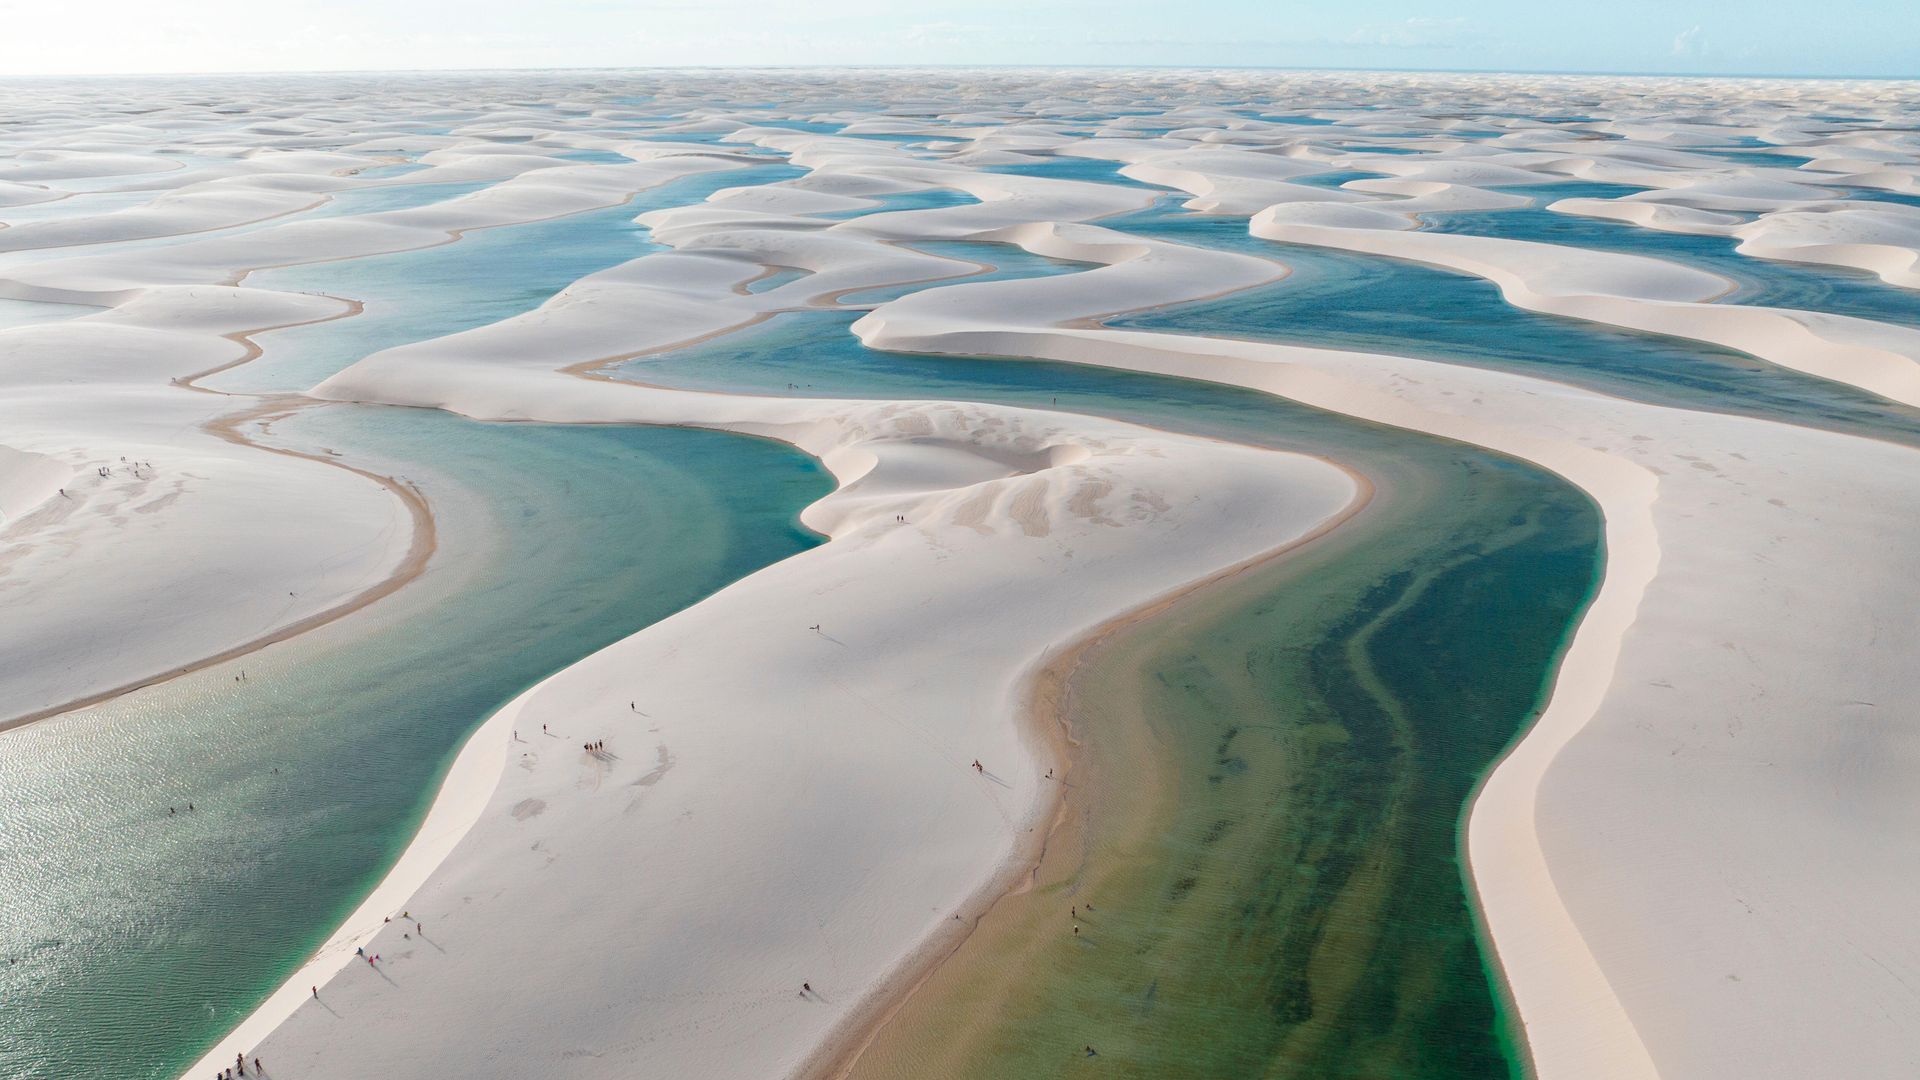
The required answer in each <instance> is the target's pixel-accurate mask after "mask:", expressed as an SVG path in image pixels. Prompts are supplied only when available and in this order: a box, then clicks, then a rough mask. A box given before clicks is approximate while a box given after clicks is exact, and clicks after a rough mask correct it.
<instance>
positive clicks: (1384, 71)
mask: <svg viewBox="0 0 1920 1080" xmlns="http://www.w3.org/2000/svg"><path fill="white" fill-rule="evenodd" d="M973 69H978V70H999V71H1076V70H1078V71H1114V70H1121V71H1274V72H1288V71H1299V72H1323V73H1328V74H1337V73H1341V72H1351V73H1353V74H1372V75H1551V76H1559V77H1567V78H1635V79H1659V78H1667V79H1779V80H1783V81H1789V82H1920V74H1904V75H1837V74H1823V73H1793V74H1786V73H1780V72H1765V71H1750V72H1734V71H1727V72H1709V71H1629V70H1609V69H1593V70H1566V69H1553V68H1474V67H1452V68H1449V67H1406V68H1397V67H1365V66H1349V65H1339V66H1327V65H1317V64H1124V63H1115V64H990V63H938V64H935V63H922V64H886V63H871V64H632V65H611V66H609V65H581V66H559V67H552V66H542V67H444V68H288V69H284V70H272V69H261V70H248V71H234V70H228V71H63V72H52V71H42V72H0V80H10V79H164V78H246V77H263V76H321V75H461V74H464V75H490V74H491V75H508V74H519V75H531V74H540V73H545V72H569V71H619V72H644V71H662V72H666V71H742V72H746V71H920V70H973Z"/></svg>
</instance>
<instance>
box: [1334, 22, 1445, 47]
mask: <svg viewBox="0 0 1920 1080" xmlns="http://www.w3.org/2000/svg"><path fill="white" fill-rule="evenodd" d="M1477 36H1478V33H1477V31H1476V30H1475V29H1474V27H1473V24H1472V23H1470V22H1468V21H1467V20H1466V19H1459V18H1454V19H1435V18H1430V17H1428V16H1424V15H1415V16H1413V17H1412V18H1409V19H1403V20H1401V21H1399V22H1392V23H1369V24H1367V25H1366V26H1362V27H1361V28H1359V29H1358V30H1355V31H1354V32H1353V33H1351V34H1348V35H1347V37H1346V40H1345V41H1344V42H1342V44H1346V45H1375V46H1381V47H1384V48H1389V49H1423V48H1424V49H1435V48H1438V49H1450V48H1453V47H1455V46H1457V45H1460V44H1462V43H1464V42H1466V41H1469V40H1471V39H1473V38H1475V37H1477Z"/></svg>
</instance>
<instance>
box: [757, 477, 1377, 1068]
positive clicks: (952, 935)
mask: <svg viewBox="0 0 1920 1080" xmlns="http://www.w3.org/2000/svg"><path fill="white" fill-rule="evenodd" d="M1328 464H1332V465H1336V467H1340V468H1341V469H1342V471H1344V472H1346V473H1347V475H1348V476H1350V477H1352V478H1353V480H1354V482H1355V492H1354V498H1353V501H1352V502H1350V503H1349V504H1348V505H1347V506H1346V507H1345V508H1344V509H1343V510H1341V511H1340V512H1339V513H1338V514H1337V515H1336V516H1334V517H1331V518H1329V519H1327V520H1326V521H1325V522H1323V523H1322V524H1321V525H1320V526H1318V527H1317V528H1315V529H1314V530H1313V531H1312V532H1310V533H1308V534H1306V535H1304V536H1301V537H1298V538H1296V539H1294V540H1291V541H1289V542H1287V543H1286V544H1283V545H1281V546H1280V547H1277V548H1275V549H1273V550H1272V551H1269V552H1266V553H1265V554H1262V555H1259V556H1256V557H1254V558H1252V559H1248V560H1247V561H1245V562H1243V563H1240V564H1239V565H1237V566H1232V567H1228V568H1227V569H1225V570H1222V571H1219V572H1218V573H1215V574H1212V575H1209V576H1208V577H1205V578H1202V579H1200V580H1198V581H1194V582H1190V583H1188V584H1186V585H1183V586H1181V587H1179V588H1178V589H1175V590H1173V591H1172V592H1170V593H1167V594H1164V595H1162V596H1159V597H1155V598H1154V599H1152V600H1149V601H1148V602H1146V603H1145V604H1142V605H1141V606H1139V607H1137V608H1135V609H1133V610H1132V611H1129V612H1126V613H1125V614H1122V615H1119V616H1116V617H1115V618H1113V619H1111V620H1109V621H1107V622H1105V623H1102V624H1101V625H1100V626H1098V627H1096V628H1094V630H1093V631H1092V632H1091V633H1088V634H1086V635H1085V636H1083V637H1080V638H1078V639H1076V640H1074V641H1072V642H1069V643H1067V644H1066V645H1064V646H1062V647H1061V649H1060V650H1059V651H1058V652H1054V653H1053V654H1052V655H1051V656H1044V657H1042V658H1041V659H1039V660H1037V661H1036V662H1035V667H1034V670H1033V671H1032V673H1031V674H1030V675H1028V676H1027V677H1026V679H1025V680H1024V681H1025V682H1026V683H1027V691H1026V694H1025V698H1026V707H1025V708H1024V709H1023V710H1022V712H1021V717H1020V721H1021V724H1022V726H1023V727H1024V728H1025V729H1026V730H1027V731H1028V732H1029V733H1030V734H1031V735H1032V737H1033V738H1034V740H1035V742H1036V743H1037V744H1038V745H1040V746H1042V747H1044V748H1045V753H1046V754H1047V756H1048V759H1049V760H1052V761H1054V762H1056V763H1057V764H1056V765H1055V766H1054V768H1053V770H1052V771H1053V773H1054V775H1055V778H1056V783H1055V784H1054V786H1053V787H1052V788H1051V789H1049V790H1050V792H1051V797H1050V798H1049V800H1048V802H1047V804H1046V805H1045V806H1043V807H1042V808H1041V811H1040V814H1039V816H1040V817H1042V818H1044V819H1046V821H1047V827H1046V828H1045V829H1044V830H1038V831H1034V832H1030V833H1028V834H1027V836H1026V837H1025V838H1024V839H1023V841H1022V842H1021V844H1020V845H1018V846H1017V847H1015V848H1014V849H1013V850H1012V851H1009V852H1008V854H1007V858H1006V861H1005V862H1004V863H1003V864H1002V866H1001V867H1000V869H999V870H998V871H996V872H995V874H994V876H993V878H992V879H990V880H989V881H988V882H987V883H986V884H984V885H982V886H981V888H980V890H979V891H978V892H976V893H975V894H974V895H973V896H971V897H969V898H968V899H967V901H966V902H965V903H963V904H961V905H960V906H959V910H960V912H961V913H962V914H960V915H957V916H956V918H957V919H958V921H959V922H960V923H961V925H960V926H956V927H954V928H953V929H952V930H951V931H949V932H946V933H942V934H936V935H934V936H933V937H930V938H928V939H927V940H926V941H923V942H921V943H920V945H918V946H916V947H915V948H914V950H913V951H912V952H911V953H910V954H909V955H908V957H907V958H906V959H905V960H904V961H903V962H902V963H901V964H900V965H899V966H898V967H897V968H896V969H895V970H894V972H893V973H892V974H890V975H888V976H887V978H886V979H885V980H884V981H882V982H881V983H880V984H879V985H877V986H875V987H873V988H872V990H870V991H869V992H868V994H867V995H866V998H865V1000H864V1001H863V1002H862V1003H861V1005H860V1006H859V1007H858V1008H856V1009H855V1010H854V1011H853V1012H852V1013H851V1014H850V1015H849V1016H848V1018H847V1020H845V1021H844V1022H843V1024H842V1030H841V1031H839V1032H837V1033H835V1034H834V1035H832V1036H831V1037H829V1038H828V1039H827V1040H825V1041H824V1042H822V1043H821V1044H820V1047H819V1049H818V1050H817V1051H816V1052H815V1053H814V1055H813V1056H812V1057H811V1058H809V1059H808V1060H807V1062H806V1063H805V1064H804V1065H803V1066H802V1067H801V1068H800V1070H799V1071H798V1072H797V1073H796V1074H795V1075H796V1076H799V1077H803V1078H808V1080H825V1078H834V1080H838V1078H841V1077H845V1076H847V1075H848V1074H849V1073H851V1072H852V1071H853V1069H854V1068H855V1067H856V1066H857V1064H858V1062H859V1059H860V1057H861V1055H862V1054H863V1053H865V1051H866V1049H867V1047H868V1046H870V1045H871V1044H872V1042H873V1040H874V1039H875V1038H876V1037H877V1036H878V1035H879V1033H880V1031H881V1030H882V1029H883V1028H885V1027H886V1026H887V1025H888V1024H889V1023H890V1022H891V1021H892V1019H893V1018H894V1016H895V1015H896V1014H898V1013H899V1011H900V1010H901V1009H902V1008H903V1007H904V1006H905V1005H906V1004H907V1002H908V1001H909V1000H910V999H911V998H912V997H913V996H914V994H916V993H917V992H919V991H920V989H921V988H922V987H923V986H924V985H925V984H926V982H927V980H928V979H930V978H931V977H932V976H933V974H934V973H935V972H937V971H938V970H939V969H940V968H941V967H942V966H943V965H945V964H946V963H948V962H949V961H950V960H952V959H953V958H954V957H955V956H956V955H958V954H959V953H960V952H961V951H962V950H963V949H965V948H966V946H967V942H968V941H969V940H970V939H971V938H972V936H973V933H974V931H975V930H977V929H978V928H979V926H980V924H981V923H982V922H983V921H984V920H986V919H989V918H991V917H993V914H994V911H995V909H996V908H997V907H998V906H999V904H1000V902H1001V901H1002V900H1004V899H1005V898H1006V897H1008V896H1012V895H1018V894H1020V893H1023V892H1025V891H1026V890H1027V889H1028V888H1029V887H1030V886H1031V884H1032V881H1033V878H1034V876H1035V875H1036V874H1037V873H1038V872H1039V869H1040V865H1041V863H1042V862H1043V861H1044V860H1045V859H1046V855H1047V850H1048V848H1049V846H1050V845H1051V844H1052V843H1053V841H1054V840H1055V838H1056V834H1058V832H1059V831H1060V829H1061V828H1062V826H1063V825H1065V824H1066V823H1067V821H1068V819H1069V816H1070V814H1071V813H1072V804H1073V796H1072V783H1071V781H1072V778H1073V771H1074V768H1075V766H1076V763H1077V761H1078V754H1077V753H1076V751H1075V747H1077V746H1078V745H1079V742H1078V740H1076V739H1075V738H1074V737H1073V734H1072V732H1071V730H1070V728H1069V725H1068V723H1067V719H1068V715H1069V713H1070V711H1071V710H1070V707H1069V701H1070V700H1071V695H1072V693H1073V679H1074V676H1075V675H1076V673H1078V671H1079V670H1080V668H1081V667H1082V666H1083V665H1084V663H1085V662H1086V659H1087V657H1088V655H1089V654H1091V653H1092V652H1094V651H1095V650H1097V649H1099V648H1100V647H1101V646H1102V645H1104V644H1105V643H1106V642H1108V641H1110V640H1112V639H1113V638H1114V637H1115V636H1117V635H1119V634H1122V633H1124V632H1126V631H1128V630H1130V629H1132V628H1134V627H1137V626H1140V625H1142V624H1144V623H1146V622H1149V621H1151V620H1152V619H1154V618H1156V617H1159V616H1161V615H1163V614H1165V613H1166V612H1167V611H1168V610H1169V609H1170V608H1173V607H1174V606H1176V605H1178V604H1179V603H1180V602H1181V601H1182V600H1184V599H1186V598H1187V597H1189V596H1192V595H1194V594H1196V593H1199V592H1202V591H1206V590H1209V589H1211V588H1212V587H1213V586H1216V585H1219V584H1221V583H1223V582H1226V581H1230V580H1232V579H1234V578H1236V577H1239V576H1241V575H1244V574H1246V573H1247V572H1248V571H1250V570H1253V569H1255V568H1258V567H1265V566H1269V565H1271V564H1273V563H1275V562H1277V561H1279V560H1282V559H1285V558H1287V557H1288V556H1290V555H1293V554H1296V553H1298V552H1299V551H1301V550H1303V549H1305V548H1306V547H1308V546H1309V545H1311V544H1313V543H1314V542H1315V541H1317V540H1319V539H1321V538H1323V537H1325V536H1326V535H1328V534H1329V533H1331V532H1332V531H1333V530H1335V529H1337V528H1339V527H1340V526H1342V525H1345V524H1346V523H1348V522H1349V521H1352V520H1353V519H1354V517H1355V516H1357V515H1359V514H1361V513H1363V512H1364V511H1365V510H1366V508H1367V506H1368V504H1369V503H1370V502H1372V500H1373V485H1372V484H1371V483H1370V482H1369V481H1368V480H1367V478H1366V477H1364V476H1362V475H1361V474H1359V473H1358V472H1355V471H1354V470H1352V469H1349V468H1346V467H1344V466H1339V465H1338V463H1337V462H1332V461H1329V462H1328ZM969 911H971V912H974V913H975V914H973V915H972V916H971V917H970V918H969V917H966V916H965V914H964V913H966V912H969Z"/></svg>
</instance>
